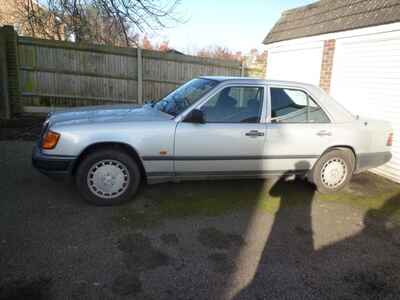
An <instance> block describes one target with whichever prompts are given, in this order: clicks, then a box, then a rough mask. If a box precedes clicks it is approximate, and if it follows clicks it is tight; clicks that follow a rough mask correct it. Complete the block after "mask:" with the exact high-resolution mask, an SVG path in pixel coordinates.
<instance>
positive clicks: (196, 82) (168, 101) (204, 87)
mask: <svg viewBox="0 0 400 300" xmlns="http://www.w3.org/2000/svg"><path fill="white" fill-rule="evenodd" d="M217 84H218V81H216V80H211V79H205V78H197V79H193V80H190V81H188V82H186V83H185V84H184V85H181V86H180V87H178V88H177V89H176V90H174V91H172V92H171V93H170V94H168V95H167V96H166V97H164V98H163V99H161V100H160V101H159V102H157V103H156V104H155V107H156V108H157V109H158V110H160V111H162V112H165V113H167V114H170V115H173V116H177V115H179V114H180V113H181V112H183V111H184V110H185V109H186V108H188V107H189V106H191V105H192V104H194V103H195V102H197V101H198V100H200V98H201V97H203V96H204V95H205V94H206V93H208V92H209V91H211V90H212V89H213V88H214V87H215V86H216V85H217Z"/></svg>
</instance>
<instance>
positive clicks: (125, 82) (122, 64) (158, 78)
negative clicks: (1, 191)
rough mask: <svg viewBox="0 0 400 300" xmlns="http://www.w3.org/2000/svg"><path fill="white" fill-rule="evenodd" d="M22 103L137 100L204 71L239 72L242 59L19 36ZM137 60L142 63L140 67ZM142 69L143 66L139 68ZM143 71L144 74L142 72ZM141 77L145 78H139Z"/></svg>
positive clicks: (157, 95) (152, 96)
mask: <svg viewBox="0 0 400 300" xmlns="http://www.w3.org/2000/svg"><path fill="white" fill-rule="evenodd" d="M18 58H19V59H18V60H19V77H20V79H19V80H20V84H19V88H20V92H21V93H20V94H21V102H22V104H23V105H24V106H80V105H95V104H110V103H118V102H123V103H138V102H140V99H141V96H140V95H143V100H155V99H159V98H161V97H163V96H164V95H166V94H167V93H168V92H170V91H171V90H172V89H174V88H176V87H177V86H178V85H180V84H181V83H183V82H185V81H187V80H190V79H192V78H193V77H197V76H200V75H229V76H240V74H241V64H240V62H237V61H223V60H215V59H207V58H200V57H195V56H189V55H181V54H176V53H161V52H158V51H149V50H142V51H141V54H140V55H139V57H138V51H137V49H136V48H117V47H107V46H99V45H81V44H74V43H69V42H59V41H48V40H40V39H33V38H27V37H19V38H18ZM138 59H140V61H141V62H142V64H141V66H140V65H139V66H138ZM138 68H139V69H138ZM138 70H141V74H138ZM138 78H141V79H142V80H139V83H138Z"/></svg>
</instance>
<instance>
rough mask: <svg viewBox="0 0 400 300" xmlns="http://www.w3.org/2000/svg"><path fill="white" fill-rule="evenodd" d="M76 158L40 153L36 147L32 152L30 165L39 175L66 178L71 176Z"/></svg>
mask: <svg viewBox="0 0 400 300" xmlns="http://www.w3.org/2000/svg"><path fill="white" fill-rule="evenodd" d="M75 161H76V158H75V157H71V156H54V155H47V154H44V153H42V151H41V150H40V148H39V147H38V146H35V147H34V148H33V151H32V165H33V166H34V167H35V168H36V169H37V170H38V171H39V172H41V173H43V174H45V175H47V176H49V177H52V178H60V179H63V178H68V177H70V175H71V174H72V170H73V167H74V164H75Z"/></svg>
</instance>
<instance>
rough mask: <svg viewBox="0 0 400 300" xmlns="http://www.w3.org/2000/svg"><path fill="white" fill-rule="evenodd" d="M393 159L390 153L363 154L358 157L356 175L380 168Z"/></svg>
mask: <svg viewBox="0 0 400 300" xmlns="http://www.w3.org/2000/svg"><path fill="white" fill-rule="evenodd" d="M391 158H392V153H390V152H376V153H362V154H358V155H357V165H356V170H355V173H359V172H362V171H365V170H368V169H372V168H376V167H379V166H381V165H383V164H385V163H387V162H388V161H389V160H390V159H391Z"/></svg>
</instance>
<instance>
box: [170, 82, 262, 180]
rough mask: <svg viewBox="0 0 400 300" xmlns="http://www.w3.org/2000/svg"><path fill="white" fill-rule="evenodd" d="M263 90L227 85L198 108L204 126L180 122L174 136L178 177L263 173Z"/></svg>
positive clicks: (241, 85)
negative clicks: (201, 114) (201, 113)
mask: <svg viewBox="0 0 400 300" xmlns="http://www.w3.org/2000/svg"><path fill="white" fill-rule="evenodd" d="M265 95H266V90H265V86H263V85H246V84H240V85H228V86H224V87H221V88H220V89H218V90H217V91H216V92H215V93H214V94H213V95H211V96H210V97H209V98H208V99H207V100H206V101H205V102H202V103H201V104H200V105H199V106H198V107H197V108H198V109H200V110H202V111H203V113H204V118H205V123H204V124H194V123H187V122H184V121H181V122H180V123H179V124H178V125H177V129H176V135H175V172H176V175H177V176H184V177H187V176H214V175H216V176H228V177H234V176H243V175H248V176H254V175H257V174H260V173H262V171H263V167H262V154H263V151H264V142H265V130H266V124H265V112H266V106H265V102H266V96H265Z"/></svg>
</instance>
